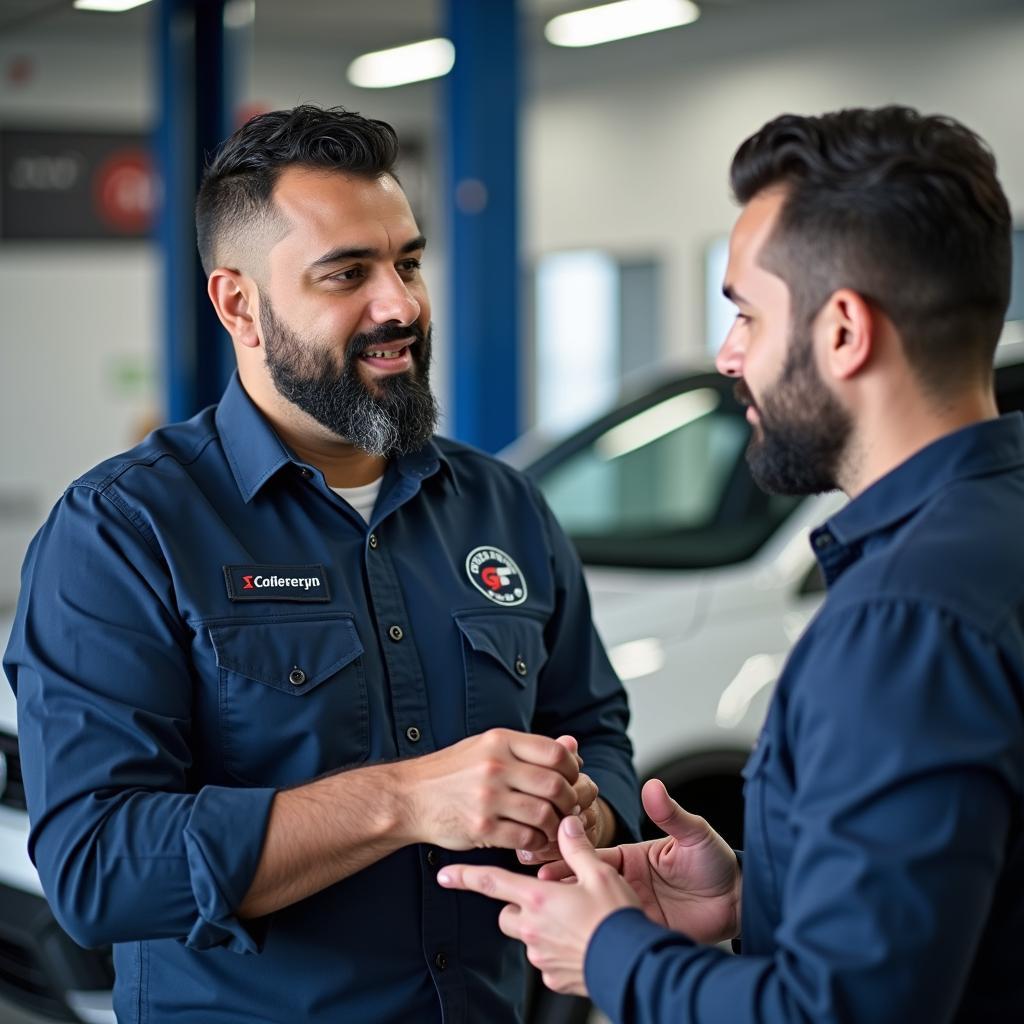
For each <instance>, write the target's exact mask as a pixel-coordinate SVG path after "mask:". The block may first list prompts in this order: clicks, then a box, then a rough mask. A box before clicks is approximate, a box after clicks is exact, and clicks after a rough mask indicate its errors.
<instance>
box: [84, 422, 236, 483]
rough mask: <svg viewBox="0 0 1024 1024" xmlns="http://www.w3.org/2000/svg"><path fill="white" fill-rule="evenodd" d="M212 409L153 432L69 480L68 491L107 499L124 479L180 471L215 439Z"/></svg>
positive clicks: (192, 461)
mask: <svg viewBox="0 0 1024 1024" xmlns="http://www.w3.org/2000/svg"><path fill="white" fill-rule="evenodd" d="M214 408H215V407H211V408H209V409H204V410H203V411H202V412H200V413H198V414H197V415H196V416H194V417H193V418H192V419H190V420H186V421H184V422H182V423H172V424H169V425H168V426H165V427H160V428H158V429H157V430H154V431H153V432H152V433H151V434H149V435H148V436H147V437H145V438H144V439H143V440H142V441H140V442H139V443H138V444H137V445H135V447H134V448H129V449H128V450H127V451H124V452H120V453H119V454H117V455H112V456H110V458H107V459H104V460H103V461H102V462H100V463H98V464H97V465H95V466H93V467H92V468H91V469H90V470H88V471H87V472H85V473H83V474H82V475H81V476H79V477H77V478H76V479H75V480H74V481H72V483H71V485H70V487H69V490H73V489H75V488H86V489H90V490H93V491H98V492H100V493H103V494H107V495H108V496H109V495H110V494H111V493H112V492H113V491H116V490H117V488H118V485H119V484H121V483H123V482H124V479H125V477H126V476H131V475H133V474H145V473H147V471H152V470H154V469H155V468H157V467H159V469H161V470H169V471H170V472H172V473H173V472H175V471H176V470H178V471H180V470H183V469H184V468H185V467H187V466H189V465H191V464H192V463H194V462H195V461H196V459H198V458H199V457H200V456H201V455H202V453H203V452H204V451H205V450H206V448H207V447H208V446H209V445H210V443H211V442H213V441H214V440H216V438H217V428H216V426H215V424H214Z"/></svg>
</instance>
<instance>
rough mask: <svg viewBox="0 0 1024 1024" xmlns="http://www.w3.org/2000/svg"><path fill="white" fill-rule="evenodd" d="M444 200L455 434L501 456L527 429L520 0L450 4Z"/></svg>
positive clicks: (449, 1) (454, 0)
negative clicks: (522, 327) (523, 369)
mask: <svg viewBox="0 0 1024 1024" xmlns="http://www.w3.org/2000/svg"><path fill="white" fill-rule="evenodd" d="M447 32H448V38H449V39H451V41H452V42H453V43H454V44H455V66H454V68H453V69H452V71H451V73H450V74H449V75H448V77H447V79H446V80H445V85H446V94H445V117H444V125H445V132H446V136H447V138H446V142H447V168H446V171H447V174H446V183H445V199H446V207H447V210H446V212H447V219H448V224H449V226H450V231H449V257H448V281H449V295H450V300H451V301H450V307H449V316H450V319H451V324H450V337H451V342H452V353H451V364H452V367H453V377H452V413H453V424H452V430H451V433H452V434H453V435H454V436H455V437H457V438H459V439H460V440H463V441H467V442H469V443H470V444H475V445H478V446H479V447H481V448H484V449H486V450H488V451H497V450H498V449H499V448H501V447H503V446H504V445H506V444H508V443H509V442H510V441H512V440H513V439H514V438H515V437H516V436H517V435H518V434H519V432H520V428H521V405H522V402H521V397H520V380H521V370H520V338H519V322H520V318H519V301H520V296H519V282H520V268H519V224H518V219H519V218H518V193H517V189H518V113H519V20H518V17H517V3H516V0H486V3H484V2H481V0H447Z"/></svg>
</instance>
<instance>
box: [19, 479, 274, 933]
mask: <svg viewBox="0 0 1024 1024" xmlns="http://www.w3.org/2000/svg"><path fill="white" fill-rule="evenodd" d="M5 669H6V671H7V674H8V677H9V679H10V681H11V685H12V687H13V688H14V690H15V693H16V695H17V697H18V730H19V744H20V750H21V757H22V764H23V773H24V778H25V790H26V799H27V803H28V810H29V818H30V823H31V831H30V836H29V853H30V855H31V857H32V859H33V862H34V863H35V865H36V867H37V869H38V871H39V876H40V879H41V881H42V884H43V889H44V891H45V892H46V895H47V898H48V899H49V901H50V904H51V906H52V908H53V910H54V913H55V915H56V916H57V918H58V920H59V921H60V922H61V924H62V925H63V927H64V928H65V929H66V930H67V931H68V932H69V933H70V934H71V935H72V937H74V938H75V939H76V940H77V941H79V942H80V943H81V944H83V945H87V946H97V945H103V944H106V943H109V942H125V941H135V940H141V939H151V938H177V939H179V940H181V941H183V942H186V943H187V944H188V945H191V946H195V947H197V948H209V947H211V946H223V947H226V948H228V949H233V950H236V951H238V952H255V951H258V949H259V948H260V945H261V941H262V935H263V931H264V929H265V923H249V922H243V921H241V920H239V919H238V918H237V917H236V916H235V914H234V908H235V907H237V906H238V905H239V904H240V902H241V900H242V897H243V896H244V895H245V893H246V891H247V890H248V887H249V885H250V883H251V880H252V877H253V875H254V873H255V870H256V864H257V862H258V860H259V856H260V853H261V850H262V844H263V838H264V834H265V831H266V825H267V819H268V817H269V813H270V804H271V801H272V800H273V797H274V790H273V789H255V788H252V789H242V788H239V789H228V788H219V787H215V786H207V787H204V788H201V789H199V790H198V791H194V790H192V789H191V788H190V785H189V776H190V772H191V769H192V753H191V749H190V738H191V731H192V723H191V702H192V674H191V671H190V663H189V656H188V630H187V627H186V626H185V624H184V623H183V622H182V621H181V620H180V618H179V616H178V615H177V613H176V610H175V605H174V593H173V581H172V579H171V575H170V573H169V572H168V570H167V567H166V565H165V563H164V562H163V559H162V558H161V556H160V552H159V550H157V549H156V547H155V544H154V543H153V541H152V539H151V537H147V535H146V530H145V523H144V522H143V521H142V520H141V519H140V518H139V517H138V516H136V515H135V514H134V513H133V512H132V510H131V509H130V508H127V507H126V506H124V505H123V504H121V503H119V502H118V501H117V500H115V499H114V498H112V497H110V496H108V495H106V494H104V493H101V491H99V490H98V489H96V488H93V487H90V486H81V485H79V486H75V487H72V488H71V489H69V491H68V492H67V493H66V495H65V496H64V498H63V499H62V500H61V502H60V503H59V504H58V506H57V507H56V508H55V510H54V512H53V513H52V514H51V516H50V519H49V520H48V522H47V524H46V525H45V526H44V527H43V529H42V530H41V531H40V533H39V535H37V537H36V539H35V540H34V541H33V544H32V547H31V548H30V550H29V554H28V557H27V559H26V563H25V568H24V570H23V578H22V592H21V597H20V600H19V608H18V613H17V616H16V619H15V624H14V628H13V631H12V636H11V642H10V645H9V647H8V651H7V654H6V656H5Z"/></svg>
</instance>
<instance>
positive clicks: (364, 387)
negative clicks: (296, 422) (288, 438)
mask: <svg viewBox="0 0 1024 1024" xmlns="http://www.w3.org/2000/svg"><path fill="white" fill-rule="evenodd" d="M260 325H261V326H262V328H263V345H264V354H265V358H266V361H267V369H268V370H270V377H271V379H272V380H273V382H274V386H275V387H276V388H277V390H278V393H279V394H280V395H281V397H282V398H285V399H286V400H287V401H289V402H291V403H292V404H293V405H296V406H298V408H300V409H302V411H303V412H306V413H308V414H309V415H310V416H312V417H313V419H315V420H316V421H317V423H320V424H322V425H323V426H325V427H326V428H327V429H328V430H330V431H331V432H332V433H334V434H337V436H338V437H339V438H341V439H343V440H345V441H347V442H348V443H349V444H352V445H355V446H356V447H357V448H361V449H362V450H363V451H364V452H366V454H367V455H377V456H383V457H384V458H390V457H392V456H395V455H405V454H407V453H408V452H414V451H418V450H419V449H420V448H422V447H423V446H424V445H425V444H426V443H427V442H428V441H429V440H430V438H431V437H432V436H433V434H434V431H435V429H436V428H437V402H436V400H435V399H434V396H433V394H432V393H431V390H430V358H431V338H432V336H433V328H432V327H430V328H428V329H427V332H426V334H425V335H424V333H423V331H422V329H421V328H420V326H419V324H412V325H410V326H408V327H401V326H399V325H397V324H382V325H381V326H380V327H378V328H377V329H376V330H374V331H371V332H368V333H365V334H356V335H354V336H353V337H352V338H351V339H350V340H349V342H348V345H347V346H346V348H345V359H344V362H343V364H342V367H341V369H340V370H339V369H338V365H337V360H336V357H335V354H334V352H333V350H332V349H331V348H330V346H329V345H326V344H311V343H304V342H303V341H302V339H300V338H299V336H298V335H297V334H295V333H294V332H293V331H292V330H290V329H289V328H288V327H287V326H285V325H284V324H283V323H282V322H281V321H280V320H278V319H277V317H276V316H275V315H274V311H273V308H272V307H271V305H270V302H269V301H268V300H267V297H266V296H265V295H261V297H260ZM409 337H412V338H415V339H416V344H414V345H413V346H412V348H411V349H410V350H409V351H410V354H411V356H412V369H411V370H410V371H409V372H408V373H402V374H395V375H394V376H389V377H381V378H379V379H378V380H376V381H375V382H374V385H373V386H371V385H368V384H367V383H366V382H365V381H364V380H363V378H362V375H361V374H360V372H359V367H358V365H357V360H358V358H359V356H360V354H361V353H363V352H366V351H367V350H372V349H374V348H379V347H380V346H382V345H384V344H385V343H386V342H389V341H396V340H399V339H403V338H409Z"/></svg>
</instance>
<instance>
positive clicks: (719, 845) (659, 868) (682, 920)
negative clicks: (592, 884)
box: [540, 779, 741, 943]
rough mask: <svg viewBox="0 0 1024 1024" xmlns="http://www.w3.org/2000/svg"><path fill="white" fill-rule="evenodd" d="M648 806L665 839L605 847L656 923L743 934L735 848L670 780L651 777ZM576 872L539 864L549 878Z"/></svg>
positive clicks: (606, 857) (697, 934)
mask: <svg viewBox="0 0 1024 1024" xmlns="http://www.w3.org/2000/svg"><path fill="white" fill-rule="evenodd" d="M643 802H644V810H645V811H647V814H648V816H649V817H650V818H651V820H652V821H653V822H654V823H655V824H656V825H657V826H658V828H660V829H661V830H662V831H663V832H666V833H668V834H667V836H666V838H664V839H653V840H651V841H650V842H647V843H633V844H630V845H626V846H617V847H615V848H614V849H611V850H600V851H598V856H599V857H600V858H601V859H602V860H603V861H604V862H605V863H607V864H610V865H611V866H612V867H613V868H615V869H616V870H617V871H618V872H619V874H621V875H622V877H623V878H624V879H625V880H626V882H628V883H629V885H630V887H631V888H632V890H633V892H635V893H636V895H637V898H638V899H639V900H640V906H641V908H642V909H643V912H644V913H645V914H646V915H647V916H648V917H649V918H650V919H651V920H652V921H654V922H655V923H656V924H660V925H664V926H665V927H667V928H672V929H674V930H675V931H680V932H685V933H686V934H687V935H689V936H690V938H692V939H694V940H695V941H696V942H704V943H714V942H722V941H724V940H725V939H731V938H733V937H735V936H736V935H738V934H739V926H740V889H741V878H740V869H739V863H738V862H737V860H736V854H735V853H733V851H732V850H731V849H730V847H729V844H728V843H726V841H725V840H724V839H723V838H722V837H721V836H720V835H719V834H718V833H717V832H715V831H714V829H712V828H711V826H710V825H708V823H707V822H706V821H705V820H704V819H703V818H699V817H697V816H696V815H694V814H689V813H688V812H687V811H685V810H683V808H682V807H680V806H679V804H677V803H676V802H675V800H673V799H672V798H671V797H670V796H669V795H668V792H667V790H666V789H665V786H664V785H663V784H662V783H661V782H659V781H658V780H657V779H652V780H651V781H649V782H648V783H647V785H645V786H644V789H643ZM572 874H573V870H572V866H571V865H570V864H567V863H566V862H564V861H563V862H559V863H556V864H547V865H545V866H544V867H542V868H541V870H540V877H541V878H543V879H546V880H552V879H554V880H559V879H567V878H569V877H570V876H571V875H572Z"/></svg>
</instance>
